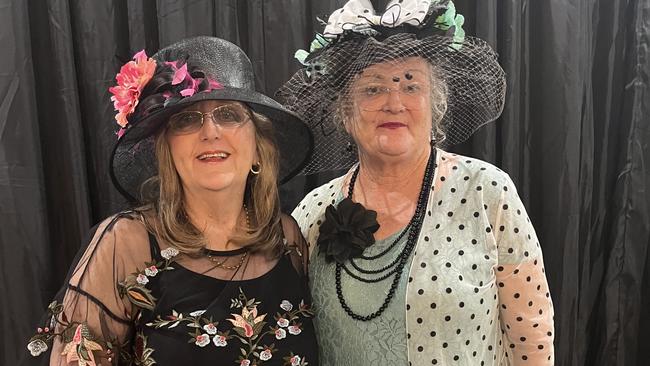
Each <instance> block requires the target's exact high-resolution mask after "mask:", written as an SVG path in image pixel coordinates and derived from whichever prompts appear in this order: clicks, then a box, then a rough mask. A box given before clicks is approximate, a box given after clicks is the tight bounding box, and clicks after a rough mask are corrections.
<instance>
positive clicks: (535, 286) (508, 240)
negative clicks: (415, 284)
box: [491, 176, 554, 365]
mask: <svg viewBox="0 0 650 366" xmlns="http://www.w3.org/2000/svg"><path fill="white" fill-rule="evenodd" d="M505 178H506V179H505V181H504V182H503V190H502V194H501V199H500V201H499V203H498V206H497V207H493V208H492V210H491V211H492V212H493V213H494V215H495V216H494V217H493V222H494V233H495V238H496V242H497V247H498V252H499V264H498V266H497V268H496V280H497V286H498V287H499V307H500V312H501V327H502V330H503V331H504V332H505V335H506V337H507V339H508V344H506V347H507V353H508V357H509V358H510V359H511V360H512V364H514V365H552V364H553V336H554V324H553V303H552V301H551V297H550V293H549V288H548V283H547V281H546V275H545V271H544V260H543V258H542V250H541V248H540V245H539V241H538V239H537V235H536V234H535V229H534V228H533V225H532V224H531V221H530V219H529V218H528V215H527V214H526V210H525V209H524V205H523V204H522V202H521V200H520V198H519V196H518V195H517V192H516V189H515V186H514V184H513V183H512V181H511V180H510V178H509V177H507V176H506V177H505Z"/></svg>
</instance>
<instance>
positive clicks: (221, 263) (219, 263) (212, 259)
mask: <svg viewBox="0 0 650 366" xmlns="http://www.w3.org/2000/svg"><path fill="white" fill-rule="evenodd" d="M206 256H207V257H208V259H209V260H210V262H212V263H214V267H215V268H223V269H226V270H235V269H239V267H241V266H242V264H244V259H246V256H248V252H244V254H242V255H241V257H239V263H237V264H236V265H234V266H226V265H224V263H226V261H227V260H228V259H229V258H226V259H224V260H223V261H220V260H219V259H217V257H214V256H212V255H211V254H206Z"/></svg>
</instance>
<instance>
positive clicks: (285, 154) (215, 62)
mask: <svg viewBox="0 0 650 366" xmlns="http://www.w3.org/2000/svg"><path fill="white" fill-rule="evenodd" d="M152 58H153V59H155V60H156V62H157V64H158V66H157V68H158V67H161V66H162V65H164V64H165V62H176V61H177V60H178V59H179V58H182V59H184V60H185V62H186V63H187V65H188V66H189V67H190V68H191V69H193V70H200V71H201V72H202V73H203V74H204V75H205V77H206V78H209V79H211V80H213V81H216V82H218V83H219V84H221V85H222V86H223V87H222V88H219V89H213V90H210V91H203V92H197V93H195V94H194V95H192V96H188V97H181V98H176V100H175V102H174V103H159V105H154V107H153V108H152V107H151V105H147V106H142V107H141V108H140V109H138V108H136V110H135V112H134V113H133V115H132V116H130V117H129V118H128V120H129V124H128V128H127V129H126V131H125V132H124V134H123V136H122V137H121V138H120V139H119V140H118V142H117V143H116V145H115V147H114V150H113V154H112V156H111V162H110V174H111V178H112V180H113V183H114V185H115V187H116V188H117V190H118V191H120V193H122V195H124V196H125V197H126V198H127V199H128V200H129V201H132V202H139V201H140V199H139V197H140V189H141V186H142V183H144V182H145V181H146V180H147V179H149V178H151V177H153V176H155V175H157V174H158V163H157V159H156V156H155V138H156V136H157V134H158V132H159V131H160V130H161V128H163V127H164V126H165V124H166V123H167V121H168V119H169V117H170V116H172V115H173V114H175V113H177V112H179V111H181V110H182V109H184V108H186V107H188V106H190V105H192V104H194V103H197V102H200V101H206V100H231V101H238V102H242V103H244V104H246V105H247V106H248V107H249V108H250V109H251V110H253V111H255V112H257V113H259V114H262V115H264V116H266V117H268V118H269V119H270V120H271V122H272V124H273V130H274V140H275V144H276V147H277V149H278V151H279V156H280V168H279V172H278V180H279V183H280V184H281V183H284V182H286V181H288V180H289V179H291V178H292V177H293V176H295V175H296V174H297V173H298V172H300V171H301V170H302V169H303V167H304V165H305V164H306V162H307V161H308V160H309V158H310V156H311V153H312V149H313V137H312V134H311V132H310V129H309V127H308V126H307V125H306V124H305V123H304V122H303V121H302V120H301V119H300V117H298V116H297V115H296V114H294V113H293V112H290V111H289V110H287V109H285V108H284V107H283V106H282V105H281V104H279V103H278V102H276V101H275V100H273V99H271V98H269V97H267V96H266V95H264V94H262V93H259V92H257V91H256V90H255V77H254V74H253V67H252V65H251V62H250V60H249V59H248V57H247V56H246V54H245V53H244V52H243V51H242V50H241V49H240V48H239V47H238V46H236V45H234V44H232V43H230V42H228V41H225V40H223V39H220V38H215V37H196V38H189V39H185V40H182V41H180V42H177V43H174V44H172V45H170V46H168V47H165V48H164V49H161V50H160V51H158V52H157V53H156V54H155V55H154V56H153V57H152ZM154 78H155V77H154ZM146 89H147V88H145V90H146ZM144 98H147V96H146V95H143V96H142V97H141V98H140V99H141V100H143V99H144ZM262 168H263V167H262Z"/></svg>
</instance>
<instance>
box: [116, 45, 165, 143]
mask: <svg viewBox="0 0 650 366" xmlns="http://www.w3.org/2000/svg"><path fill="white" fill-rule="evenodd" d="M155 71H156V61H155V60H154V59H152V58H150V57H148V56H147V54H146V53H145V51H144V50H142V51H140V52H138V53H136V54H135V56H133V60H132V61H129V62H127V63H126V64H124V65H123V66H122V68H121V69H120V72H119V73H118V74H117V75H116V76H115V80H116V81H117V85H116V86H114V87H111V88H109V89H108V91H109V92H111V94H113V96H112V97H111V100H112V101H113V107H115V110H116V111H117V114H116V115H115V120H116V121H117V124H118V125H120V127H122V129H124V128H126V125H127V124H128V123H129V122H128V120H127V119H126V118H127V116H128V115H129V114H131V113H133V111H134V110H135V107H136V106H137V105H138V100H139V98H140V93H141V92H142V89H144V87H145V85H147V83H148V82H149V80H151V78H152V77H153V74H154V72H155ZM123 132H124V131H121V133H119V132H118V136H121V135H122V134H123Z"/></svg>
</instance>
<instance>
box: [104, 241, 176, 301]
mask: <svg viewBox="0 0 650 366" xmlns="http://www.w3.org/2000/svg"><path fill="white" fill-rule="evenodd" d="M160 254H161V255H162V256H163V258H164V260H163V261H152V262H147V263H145V265H146V267H145V269H144V270H138V271H136V272H134V273H132V274H131V275H129V276H128V277H127V278H126V279H125V280H124V281H122V282H120V283H118V285H117V287H118V290H119V294H120V297H121V298H124V297H125V296H126V298H127V299H129V301H130V302H131V303H132V304H133V305H135V306H137V307H139V308H142V309H147V310H153V307H154V304H155V303H156V298H155V297H154V296H153V295H152V294H151V290H149V289H148V288H146V287H145V285H146V284H148V283H149V277H155V276H156V275H157V274H158V272H162V271H169V270H172V269H174V268H173V267H171V266H170V264H171V262H172V260H173V259H174V257H176V256H177V255H178V250H177V249H175V248H167V249H165V250H163V251H161V253H160Z"/></svg>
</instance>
